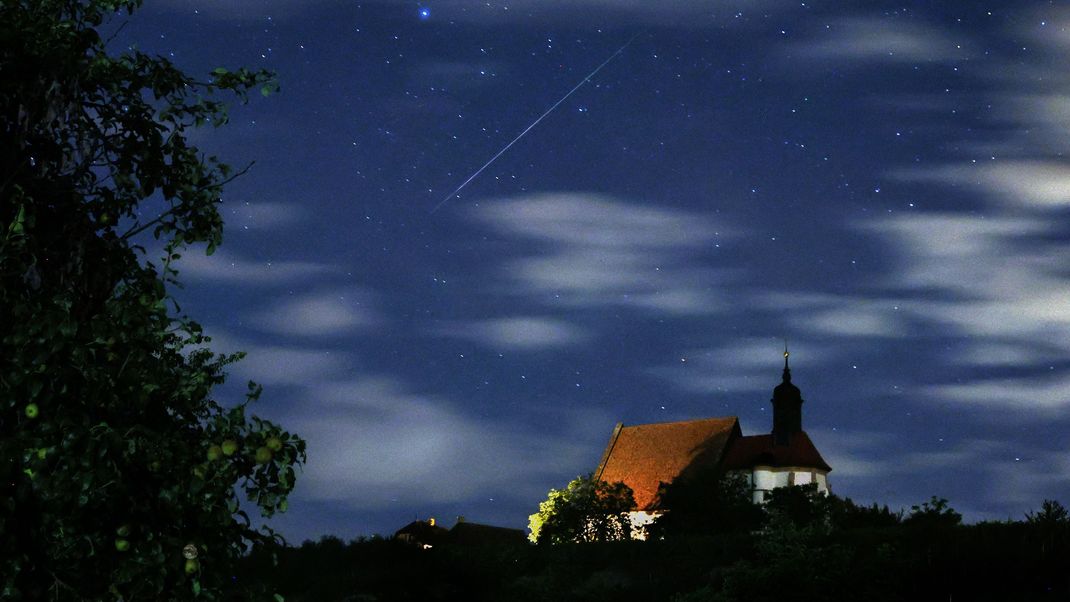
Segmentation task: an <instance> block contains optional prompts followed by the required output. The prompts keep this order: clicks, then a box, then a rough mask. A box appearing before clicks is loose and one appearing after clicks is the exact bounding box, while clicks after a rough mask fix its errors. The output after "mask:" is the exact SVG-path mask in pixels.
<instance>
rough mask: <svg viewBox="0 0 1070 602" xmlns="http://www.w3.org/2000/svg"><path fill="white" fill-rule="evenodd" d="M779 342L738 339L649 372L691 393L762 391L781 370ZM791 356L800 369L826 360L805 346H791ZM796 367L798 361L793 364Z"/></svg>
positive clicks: (692, 352) (826, 354) (823, 350)
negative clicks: (800, 361)
mask: <svg viewBox="0 0 1070 602" xmlns="http://www.w3.org/2000/svg"><path fill="white" fill-rule="evenodd" d="M783 344H784V342H783V340H781V339H776V338H773V337H769V338H740V339H738V340H735V341H733V342H732V343H728V344H725V345H720V346H717V347H710V348H705V349H692V350H689V351H686V352H684V353H682V354H681V355H680V358H679V359H678V360H677V361H674V362H673V363H672V364H668V365H663V366H658V367H654V368H651V369H650V370H649V373H651V374H653V375H655V376H657V377H659V378H662V379H663V380H665V381H667V382H668V383H670V384H671V385H673V386H674V387H676V388H678V389H681V390H683V391H688V392H692V393H729V392H733V393H734V392H747V393H749V392H757V391H761V392H765V393H768V392H769V390H770V388H771V387H772V385H773V384H776V383H775V380H773V381H771V380H770V379H771V378H773V377H775V376H776V375H777V374H779V371H780V370H781V369H782V368H783V361H784V358H783V355H782V353H783ZM791 352H792V357H798V358H803V360H802V361H803V363H802V364H801V365H803V366H813V365H815V364H820V363H822V362H824V361H827V359H828V358H829V357H830V353H829V351H828V350H827V349H826V348H825V347H814V346H811V345H810V344H809V343H801V344H794V343H793V344H792V346H791ZM795 365H796V367H798V365H800V364H799V362H798V361H796V364H795Z"/></svg>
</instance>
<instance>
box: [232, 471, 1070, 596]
mask: <svg viewBox="0 0 1070 602" xmlns="http://www.w3.org/2000/svg"><path fill="white" fill-rule="evenodd" d="M777 493H778V495H777V496H775V498H774V499H773V500H772V501H770V503H768V504H766V505H765V506H764V507H762V508H761V512H760V513H758V514H749V515H741V514H740V509H739V508H734V509H733V508H729V509H727V510H726V516H731V517H733V518H734V519H739V521H740V522H739V523H737V524H736V526H735V527H733V526H732V525H730V524H728V523H725V522H721V523H720V524H718V521H717V520H712V521H708V522H707V523H705V524H707V525H710V524H712V525H715V526H714V527H703V526H702V525H699V524H696V523H695V522H693V521H692V520H690V519H684V518H683V517H682V518H681V520H678V521H677V524H676V525H669V524H665V525H662V527H661V529H660V531H657V530H655V531H654V532H652V533H651V539H649V540H648V541H614V542H596V543H582V544H560V545H496V546H482V547H480V546H436V547H434V548H432V549H421V548H420V547H418V546H413V545H410V544H406V543H403V542H401V541H396V540H392V539H384V538H379V537H376V538H372V539H363V538H362V539H359V540H354V541H352V542H350V543H348V544H347V543H344V542H342V541H341V540H339V539H336V538H324V539H321V540H320V541H318V542H305V543H304V544H303V545H301V546H300V547H287V548H283V549H281V550H278V552H277V564H276V563H274V562H273V561H272V559H271V557H270V556H269V555H268V554H265V553H261V554H258V555H256V556H253V557H250V558H248V559H247V563H246V565H245V567H244V570H243V571H242V573H241V574H240V575H239V577H238V578H239V579H250V580H260V581H265V582H268V584H270V585H272V586H274V587H275V588H277V591H279V592H280V593H281V594H283V595H284V596H285V597H286V600H288V601H290V602H298V601H310V600H346V601H357V600H361V601H363V600H368V601H370V600H417V599H419V600H517V601H523V600H613V601H621V600H666V601H673V602H699V601H706V600H710V601H724V602H728V601H740V602H743V601H746V602H759V601H770V602H773V601H775V602H786V601H792V600H800V601H801V600H807V601H813V600H867V601H892V600H911V601H916V600H933V601H937V600H938V601H941V602H947V601H955V600H999V601H1004V600H1020V601H1030V600H1067V599H1070V518H1068V516H1067V512H1066V510H1065V509H1064V508H1063V507H1062V506H1061V505H1060V504H1058V503H1057V502H1052V501H1047V502H1045V503H1044V505H1043V506H1042V508H1041V509H1040V510H1038V511H1037V512H1034V513H1030V514H1028V515H1027V516H1026V517H1024V518H1023V520H1017V521H1007V522H983V523H978V524H972V525H963V524H961V516H960V515H959V514H958V513H957V512H955V511H954V510H953V509H952V508H950V507H949V506H948V504H947V502H946V501H945V500H941V499H937V498H933V499H932V500H930V501H929V502H926V503H924V504H921V505H919V506H915V507H913V508H912V510H911V511H910V512H909V513H903V512H899V513H896V512H892V511H890V510H889V509H888V508H887V507H878V506H876V505H874V506H869V507H866V506H858V505H855V504H854V503H852V502H851V501H850V500H849V499H842V498H836V497H834V496H828V497H825V496H819V495H815V494H814V493H813V491H812V490H806V489H805V488H802V487H796V488H789V489H786V490H784V491H783V492H781V491H779V490H778V492H777ZM680 514H683V513H680ZM678 516H679V515H678ZM697 516H698V515H697V513H696V515H695V516H693V517H691V518H692V519H693V518H697ZM751 520H755V521H760V526H759V527H758V528H757V529H752V528H751V527H753V525H748V524H746V523H747V521H751Z"/></svg>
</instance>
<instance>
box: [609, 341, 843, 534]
mask: <svg viewBox="0 0 1070 602" xmlns="http://www.w3.org/2000/svg"><path fill="white" fill-rule="evenodd" d="M771 401H772V404H773V428H772V430H771V431H770V432H769V433H768V434H763V435H744V434H743V432H742V430H741V429H740V426H739V419H738V418H737V417H735V416H729V417H725V418H701V419H698V420H685V421H681V422H662V423H656V424H637V425H633V426H625V425H623V424H620V423H618V424H617V426H616V427H615V428H614V429H613V434H612V435H611V436H610V439H609V444H608V445H607V446H606V451H605V453H603V454H602V461H601V462H599V464H598V468H597V469H596V470H595V472H594V476H595V478H596V479H600V480H603V481H607V482H610V483H615V482H618V481H620V482H623V483H624V484H626V485H627V486H629V487H631V489H632V492H633V494H634V496H635V505H636V508H635V510H634V511H633V512H632V513H631V520H632V525H633V526H635V527H642V526H643V525H646V524H648V523H650V522H652V521H653V520H654V519H655V518H656V517H657V515H658V514H660V513H661V512H664V511H666V509H665V508H662V507H661V506H660V504H659V501H660V500H659V499H658V498H659V495H658V492H659V488H660V487H661V486H662V484H665V485H668V484H670V483H672V482H673V481H675V480H676V479H681V478H688V477H691V476H693V475H706V474H715V473H717V472H720V471H724V472H729V473H730V472H735V473H740V474H743V475H745V476H746V477H747V482H748V483H749V484H750V487H751V491H752V495H753V499H754V501H755V502H756V503H761V502H763V501H765V499H766V496H767V495H768V493H769V492H770V491H771V490H773V489H774V488H776V487H786V486H790V485H803V484H807V483H816V485H817V489H818V491H820V492H824V493H827V492H828V491H829V482H828V473H829V472H830V471H831V470H832V468H831V467H830V466H829V465H828V463H826V462H825V460H824V459H823V458H822V457H821V453H820V452H818V451H817V447H815V446H814V443H813V441H811V440H810V436H809V435H807V434H806V431H804V430H803V428H802V404H803V398H802V393H801V392H800V391H799V388H798V387H796V386H795V385H794V384H792V382H791V369H790V368H789V367H788V352H787V350H785V351H784V374H783V377H782V382H781V383H780V384H779V385H777V386H776V387H775V388H774V389H773V398H772V400H771Z"/></svg>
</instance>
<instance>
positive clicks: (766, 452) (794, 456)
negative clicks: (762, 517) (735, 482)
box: [724, 431, 832, 470]
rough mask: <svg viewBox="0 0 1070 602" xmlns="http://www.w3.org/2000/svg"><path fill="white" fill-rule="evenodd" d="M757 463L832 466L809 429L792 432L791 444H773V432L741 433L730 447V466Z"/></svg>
mask: <svg viewBox="0 0 1070 602" xmlns="http://www.w3.org/2000/svg"><path fill="white" fill-rule="evenodd" d="M755 466H773V467H787V466H799V467H802V468H819V469H821V470H832V469H831V468H829V465H828V464H826V463H825V460H824V458H822V457H821V454H820V453H818V451H817V448H816V447H814V443H813V442H812V441H810V437H809V436H808V435H807V434H806V432H805V431H799V432H797V433H792V434H791V438H790V439H789V441H788V445H773V436H772V435H750V436H748V437H739V438H737V439H736V440H735V441H733V442H732V444H731V445H730V446H729V447H728V452H727V453H726V454H725V458H724V468H725V469H726V470H732V469H739V468H754V467H755Z"/></svg>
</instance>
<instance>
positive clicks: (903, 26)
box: [789, 16, 972, 63]
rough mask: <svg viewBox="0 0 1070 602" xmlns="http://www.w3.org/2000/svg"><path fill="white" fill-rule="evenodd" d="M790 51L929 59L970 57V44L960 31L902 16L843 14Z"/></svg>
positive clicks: (854, 58) (825, 56) (863, 58)
mask: <svg viewBox="0 0 1070 602" xmlns="http://www.w3.org/2000/svg"><path fill="white" fill-rule="evenodd" d="M789 48H790V53H791V54H792V55H795V56H802V57H804V58H809V59H821V60H829V59H832V60H840V61H850V62H857V63H873V62H886V63H888V62H895V63H918V62H922V63H929V62H943V61H955V60H962V59H966V58H969V57H970V56H971V54H972V50H971V44H970V42H969V41H968V40H967V39H966V38H965V36H962V35H953V34H952V33H951V32H949V31H946V30H943V29H940V28H938V27H936V26H934V25H929V24H926V23H922V22H914V21H907V20H905V19H904V18H900V19H888V18H887V17H883V16H881V17H842V18H838V19H833V20H831V21H829V22H826V23H825V26H824V28H823V29H821V30H819V31H817V32H815V33H814V34H813V35H811V36H810V38H809V39H808V40H806V41H805V42H802V43H799V44H795V45H793V46H791V47H789Z"/></svg>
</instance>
